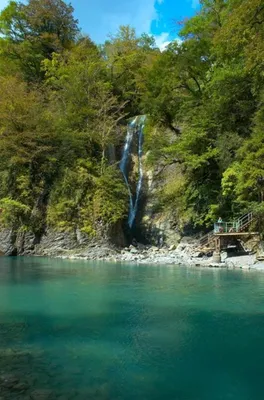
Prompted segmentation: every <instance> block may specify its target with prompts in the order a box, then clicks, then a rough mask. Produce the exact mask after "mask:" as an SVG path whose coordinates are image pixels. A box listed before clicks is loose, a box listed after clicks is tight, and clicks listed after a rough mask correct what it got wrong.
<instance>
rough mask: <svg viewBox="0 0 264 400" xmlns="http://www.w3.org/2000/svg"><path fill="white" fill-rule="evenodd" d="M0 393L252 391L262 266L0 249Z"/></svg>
mask: <svg viewBox="0 0 264 400" xmlns="http://www.w3.org/2000/svg"><path fill="white" fill-rule="evenodd" d="M0 398H1V399H27V400H28V399H37V398H38V399H58V398H59V399H61V400H62V399H69V400H71V399H78V400H81V399H82V400H88V399H96V400H99V399H100V400H103V399H105V400H107V399H109V400H110V399H111V400H118V399H122V400H132V399H133V400H134V399H140V400H141V399H142V400H156V399H170V400H220V399H222V400H229V399H235V400H258V399H260V400H263V398H264V274H262V273H258V272H246V273H245V272H242V271H228V270H211V269H210V270H209V269H208V270H206V269H203V270H200V269H191V268H180V267H159V266H132V265H123V266H122V265H119V264H106V263H88V262H74V261H61V260H49V259H41V258H17V259H15V258H1V259H0Z"/></svg>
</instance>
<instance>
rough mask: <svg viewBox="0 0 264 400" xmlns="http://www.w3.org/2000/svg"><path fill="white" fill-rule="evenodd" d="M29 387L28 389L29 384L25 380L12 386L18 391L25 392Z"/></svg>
mask: <svg viewBox="0 0 264 400" xmlns="http://www.w3.org/2000/svg"><path fill="white" fill-rule="evenodd" d="M27 389H28V384H27V383H25V382H18V383H16V384H15V385H14V386H13V388H12V390H15V391H17V392H25V391H26V390H27Z"/></svg>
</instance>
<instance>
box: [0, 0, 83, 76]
mask: <svg viewBox="0 0 264 400" xmlns="http://www.w3.org/2000/svg"><path fill="white" fill-rule="evenodd" d="M0 32H1V34H2V36H3V37H2V38H1V48H2V51H1V53H2V57H5V58H8V59H10V60H13V61H15V62H16V63H17V64H18V65H19V67H20V69H21V71H22V73H23V74H24V76H25V78H26V79H27V80H30V81H32V80H39V79H41V78H43V73H42V70H41V63H42V61H43V60H44V59H45V58H48V59H51V56H52V54H53V53H54V52H61V51H63V50H64V49H69V48H70V47H71V46H72V44H73V43H74V41H75V39H76V37H77V34H78V33H79V29H78V26H77V20H75V19H74V17H73V8H72V6H71V5H67V4H66V3H65V2H64V1H63V0H29V3H28V4H27V5H25V4H23V3H21V2H15V1H11V2H10V4H9V5H8V6H7V7H6V8H5V9H4V10H3V11H2V12H1V14H0Z"/></svg>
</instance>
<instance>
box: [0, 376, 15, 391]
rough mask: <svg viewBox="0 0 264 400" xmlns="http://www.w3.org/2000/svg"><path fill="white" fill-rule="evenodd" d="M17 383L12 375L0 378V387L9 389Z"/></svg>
mask: <svg viewBox="0 0 264 400" xmlns="http://www.w3.org/2000/svg"><path fill="white" fill-rule="evenodd" d="M18 382H19V380H18V378H17V377H15V376H14V375H2V376H1V377H0V387H3V388H6V389H11V388H13V386H15V385H16V384H17V383H18Z"/></svg>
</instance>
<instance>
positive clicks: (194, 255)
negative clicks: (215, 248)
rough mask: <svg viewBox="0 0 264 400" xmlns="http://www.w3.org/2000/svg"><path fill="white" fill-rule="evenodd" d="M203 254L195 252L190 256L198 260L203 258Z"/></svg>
mask: <svg viewBox="0 0 264 400" xmlns="http://www.w3.org/2000/svg"><path fill="white" fill-rule="evenodd" d="M203 255H204V254H203V253H202V252H201V251H197V252H196V253H194V254H193V255H192V256H193V257H194V258H200V257H203Z"/></svg>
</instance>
